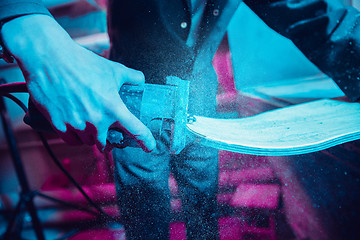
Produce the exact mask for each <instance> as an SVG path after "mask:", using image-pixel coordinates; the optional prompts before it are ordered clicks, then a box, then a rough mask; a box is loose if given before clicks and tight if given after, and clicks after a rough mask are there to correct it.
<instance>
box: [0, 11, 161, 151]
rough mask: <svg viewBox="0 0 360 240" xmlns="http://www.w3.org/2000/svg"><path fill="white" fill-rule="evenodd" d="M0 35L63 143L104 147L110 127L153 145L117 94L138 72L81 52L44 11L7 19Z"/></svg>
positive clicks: (136, 80)
mask: <svg viewBox="0 0 360 240" xmlns="http://www.w3.org/2000/svg"><path fill="white" fill-rule="evenodd" d="M1 33H2V37H3V40H4V43H5V46H6V47H7V48H8V50H9V51H10V52H11V54H12V55H13V56H14V57H15V59H16V61H17V63H18V64H19V66H20V68H21V70H22V72H23V74H24V77H25V80H26V83H27V87H28V90H29V94H30V98H31V100H32V101H33V102H34V104H35V105H36V107H37V108H38V109H39V110H40V111H41V113H42V114H44V116H45V117H46V118H47V119H48V120H49V121H50V122H51V124H52V126H53V128H54V129H55V131H56V132H57V133H58V134H59V136H60V137H61V138H62V139H63V140H64V141H66V142H67V143H70V144H82V143H84V144H88V145H93V144H96V145H97V147H98V148H99V150H101V151H104V150H109V144H107V142H106V137H107V132H108V129H109V128H110V127H115V128H120V129H121V130H123V131H124V132H125V133H126V134H128V135H129V136H131V137H132V138H134V140H135V141H136V142H137V143H138V144H139V145H140V146H141V147H142V149H143V150H144V151H146V152H150V151H152V150H153V149H154V148H155V145H156V143H155V140H154V138H153V136H152V134H151V132H150V130H149V129H148V128H146V127H145V126H144V125H143V124H142V123H141V122H140V120H138V119H137V118H136V117H135V116H134V115H132V114H131V113H130V112H129V110H128V109H127V108H126V106H125V105H124V103H123V102H122V100H121V98H120V96H119V94H118V92H119V89H120V87H121V86H122V85H123V84H131V85H140V84H144V75H143V74H142V73H141V72H140V71H136V70H133V69H130V68H127V67H125V66H124V65H122V64H119V63H116V62H112V61H109V60H107V59H105V58H102V57H100V56H98V55H96V54H94V53H92V52H91V51H88V50H86V49H85V48H83V47H81V46H80V45H78V44H77V43H75V42H74V41H73V40H72V39H71V38H70V36H69V35H68V34H67V33H66V32H65V31H64V30H63V29H62V28H61V27H60V26H59V25H58V24H57V22H56V21H55V20H54V19H53V18H51V17H49V16H46V15H37V14H34V15H27V16H22V17H19V18H16V19H13V20H11V21H9V22H8V23H6V24H4V26H3V28H2V32H1Z"/></svg>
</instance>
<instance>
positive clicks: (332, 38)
mask: <svg viewBox="0 0 360 240" xmlns="http://www.w3.org/2000/svg"><path fill="white" fill-rule="evenodd" d="M329 1H330V0H329ZM244 2H245V3H246V4H247V5H248V6H249V7H250V8H251V9H252V10H253V11H254V12H255V13H256V14H257V15H258V16H259V17H260V18H261V19H262V20H263V21H264V22H265V23H266V24H267V25H268V26H269V27H271V28H272V29H274V30H275V31H277V32H278V33H280V34H281V35H283V36H285V37H287V38H289V39H290V40H292V41H293V43H294V44H295V45H296V46H297V47H298V48H299V49H300V50H301V51H302V52H303V54H304V55H305V56H306V57H307V58H308V59H309V60H310V61H312V62H313V63H314V64H315V65H316V66H317V67H318V68H319V69H320V70H321V71H322V72H324V73H325V74H327V75H328V76H329V77H331V78H332V79H333V80H334V81H335V82H336V83H337V85H338V86H339V87H340V88H341V90H342V91H343V92H344V93H345V94H346V95H347V97H348V98H349V99H350V100H352V101H357V100H359V99H360V14H359V11H358V10H356V9H355V8H353V7H345V6H343V7H340V8H339V7H337V8H333V7H331V6H329V4H328V2H327V1H325V0H298V1H294V0H257V1H255V0H245V1H244Z"/></svg>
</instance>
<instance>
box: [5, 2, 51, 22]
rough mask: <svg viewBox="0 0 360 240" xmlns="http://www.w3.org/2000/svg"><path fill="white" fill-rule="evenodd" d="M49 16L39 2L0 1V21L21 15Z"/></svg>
mask: <svg viewBox="0 0 360 240" xmlns="http://www.w3.org/2000/svg"><path fill="white" fill-rule="evenodd" d="M27 14H46V15H50V13H49V12H48V10H47V9H46V7H45V6H44V4H43V3H42V1H41V0H0V21H1V22H3V21H6V20H7V19H11V18H14V17H17V16H21V15H27Z"/></svg>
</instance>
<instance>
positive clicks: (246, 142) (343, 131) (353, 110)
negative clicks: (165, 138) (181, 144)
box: [187, 99, 360, 156]
mask: <svg viewBox="0 0 360 240" xmlns="http://www.w3.org/2000/svg"><path fill="white" fill-rule="evenodd" d="M195 118H196V121H195V122H193V123H191V124H188V125H187V126H188V129H189V130H190V132H191V133H192V134H193V135H194V136H195V137H197V138H198V139H199V141H200V142H202V143H203V144H205V145H208V146H212V147H215V148H219V149H223V150H228V151H232V152H239V153H246V154H254V155H267V156H284V155H298V154H305V153H310V152H316V151H320V150H323V149H327V148H330V147H333V146H336V145H339V144H342V143H345V142H349V141H353V140H357V139H359V138H360V103H348V102H342V101H337V100H329V99H322V100H316V101H312V102H308V103H303V104H298V105H294V106H289V107H284V108H280V109H276V110H272V111H268V112H264V113H261V114H258V115H255V116H251V117H246V118H239V119H213V118H206V117H200V116H195Z"/></svg>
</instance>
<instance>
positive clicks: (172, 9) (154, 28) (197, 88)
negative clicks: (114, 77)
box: [108, 0, 240, 115]
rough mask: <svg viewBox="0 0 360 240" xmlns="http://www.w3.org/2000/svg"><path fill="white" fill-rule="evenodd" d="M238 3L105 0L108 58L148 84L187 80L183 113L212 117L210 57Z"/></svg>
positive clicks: (222, 0) (214, 84)
mask: <svg viewBox="0 0 360 240" xmlns="http://www.w3.org/2000/svg"><path fill="white" fill-rule="evenodd" d="M239 2H240V0H208V1H207V4H206V5H205V4H204V3H203V2H202V0H166V1H161V0H146V1H144V0H132V1H125V0H109V10H108V25H109V27H108V31H109V37H110V40H111V51H110V59H111V60H114V61H118V62H121V63H122V64H124V65H126V66H127V67H130V68H134V69H137V70H140V71H142V72H143V73H144V74H145V78H146V82H148V83H156V84H164V83H165V79H166V77H167V76H178V77H180V78H182V79H187V80H191V83H190V104H189V105H190V106H189V111H191V112H194V113H195V114H201V115H213V113H214V111H215V96H216V91H217V80H216V74H215V72H214V70H213V67H212V65H211V61H212V58H213V55H214V54H215V51H216V49H217V47H218V45H219V44H220V42H221V39H222V37H223V35H224V34H225V30H226V26H227V23H228V22H229V20H230V18H231V15H232V14H233V12H235V9H236V7H237V5H238V3H239ZM192 4H193V5H192ZM202 4H204V5H202ZM191 5H192V7H193V9H192V8H191ZM229 5H230V7H229ZM233 6H235V9H230V8H231V7H233ZM191 10H194V11H193V12H192V11H191ZM199 16H200V17H199ZM192 20H195V21H194V24H195V25H192V23H193V22H192ZM194 26H195V27H194Z"/></svg>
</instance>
